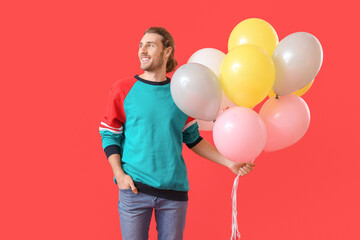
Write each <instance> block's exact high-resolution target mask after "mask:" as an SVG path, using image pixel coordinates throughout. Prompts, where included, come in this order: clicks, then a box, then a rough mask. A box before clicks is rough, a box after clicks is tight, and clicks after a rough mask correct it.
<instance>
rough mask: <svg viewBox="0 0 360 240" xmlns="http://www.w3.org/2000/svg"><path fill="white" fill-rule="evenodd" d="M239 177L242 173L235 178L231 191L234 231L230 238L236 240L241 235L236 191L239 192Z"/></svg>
mask: <svg viewBox="0 0 360 240" xmlns="http://www.w3.org/2000/svg"><path fill="white" fill-rule="evenodd" d="M239 177H240V173H238V175H237V176H236V178H235V180H234V185H233V189H232V192H231V199H232V226H231V229H232V233H231V238H230V240H236V239H237V238H239V239H240V237H241V235H240V232H239V230H238V223H237V210H236V192H237V188H238V184H239Z"/></svg>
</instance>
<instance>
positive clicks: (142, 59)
mask: <svg viewBox="0 0 360 240" xmlns="http://www.w3.org/2000/svg"><path fill="white" fill-rule="evenodd" d="M140 59H141V62H143V63H147V62H148V61H149V60H150V57H148V56H141V58H140Z"/></svg>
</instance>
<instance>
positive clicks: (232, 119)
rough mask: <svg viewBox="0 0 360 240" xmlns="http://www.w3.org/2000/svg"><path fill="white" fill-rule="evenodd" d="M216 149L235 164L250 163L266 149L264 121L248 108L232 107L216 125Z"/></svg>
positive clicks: (220, 117) (214, 134)
mask: <svg viewBox="0 0 360 240" xmlns="http://www.w3.org/2000/svg"><path fill="white" fill-rule="evenodd" d="M213 139H214V143H215V146H216V148H217V149H218V150H219V152H220V153H221V154H222V155H223V156H224V157H226V158H228V159H229V160H231V161H234V162H250V161H252V160H254V159H255V158H256V157H257V156H259V154H260V153H261V152H262V150H263V149H264V146H265V143H266V128H265V124H264V122H263V120H262V119H261V118H260V116H259V115H258V114H257V113H256V112H255V111H253V110H251V109H249V108H246V107H231V108H229V109H228V110H226V111H225V112H223V113H222V114H221V115H220V116H219V117H218V119H216V122H215V124H214V129H213Z"/></svg>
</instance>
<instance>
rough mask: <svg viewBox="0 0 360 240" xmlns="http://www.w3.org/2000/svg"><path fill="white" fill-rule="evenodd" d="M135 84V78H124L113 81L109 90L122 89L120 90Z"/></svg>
mask: <svg viewBox="0 0 360 240" xmlns="http://www.w3.org/2000/svg"><path fill="white" fill-rule="evenodd" d="M135 82H136V78H135V76H131V77H126V78H122V79H119V80H117V81H115V82H114V83H113V85H112V86H111V88H113V89H114V90H115V89H122V88H126V87H128V86H132V85H133V84H134V83H135Z"/></svg>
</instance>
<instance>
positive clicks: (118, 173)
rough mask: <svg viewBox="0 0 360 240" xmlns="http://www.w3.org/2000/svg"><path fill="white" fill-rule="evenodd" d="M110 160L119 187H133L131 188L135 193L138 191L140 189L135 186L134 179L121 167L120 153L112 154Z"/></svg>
mask: <svg viewBox="0 0 360 240" xmlns="http://www.w3.org/2000/svg"><path fill="white" fill-rule="evenodd" d="M108 160H109V163H110V165H111V168H112V170H113V173H114V176H115V179H116V182H117V184H118V186H119V188H121V189H128V188H130V187H131V190H132V191H133V192H134V193H138V190H137V188H136V187H135V184H134V181H133V179H132V178H131V177H130V176H129V175H126V174H125V172H124V171H123V169H122V168H121V157H120V154H111V155H110V156H109V158H108Z"/></svg>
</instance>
